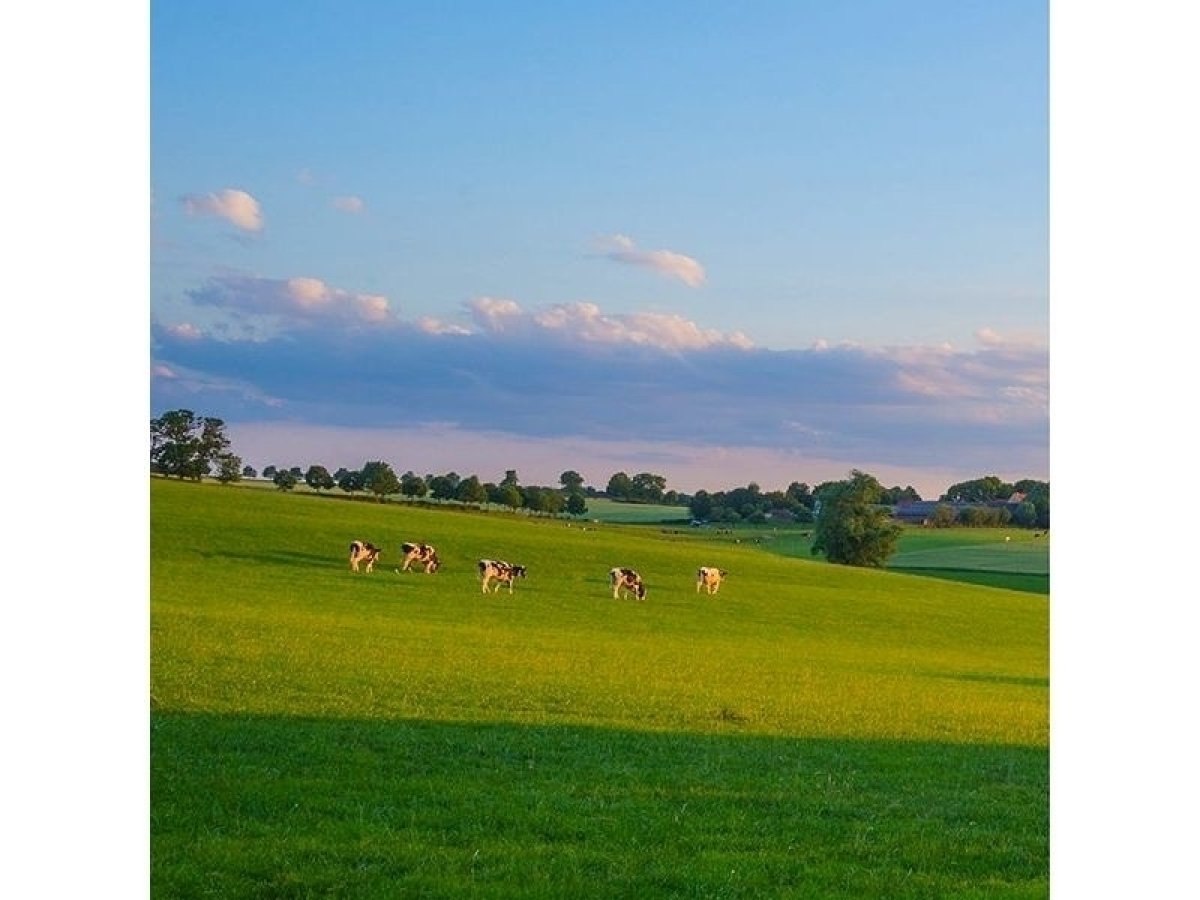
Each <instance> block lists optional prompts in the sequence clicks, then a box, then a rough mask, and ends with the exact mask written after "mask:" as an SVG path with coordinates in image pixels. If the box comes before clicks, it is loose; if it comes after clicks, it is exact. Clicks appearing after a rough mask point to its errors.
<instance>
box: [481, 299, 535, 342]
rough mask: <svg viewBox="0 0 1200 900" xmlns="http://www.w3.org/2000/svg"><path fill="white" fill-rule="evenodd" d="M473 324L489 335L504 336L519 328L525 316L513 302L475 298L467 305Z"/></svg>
mask: <svg viewBox="0 0 1200 900" xmlns="http://www.w3.org/2000/svg"><path fill="white" fill-rule="evenodd" d="M467 311H468V312H469V313H470V314H471V318H472V319H473V320H474V322H475V324H476V325H478V326H479V327H480V328H482V329H483V330H484V331H486V332H489V333H491V334H504V333H505V332H510V331H513V330H515V329H517V328H519V327H520V326H521V325H522V324H523V322H524V320H525V314H524V313H523V312H522V311H521V307H520V305H519V304H518V303H517V302H516V301H515V300H505V299H503V298H500V297H476V298H475V299H474V300H472V301H470V302H469V303H468V304H467Z"/></svg>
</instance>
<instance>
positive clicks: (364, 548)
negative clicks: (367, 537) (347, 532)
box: [350, 541, 383, 572]
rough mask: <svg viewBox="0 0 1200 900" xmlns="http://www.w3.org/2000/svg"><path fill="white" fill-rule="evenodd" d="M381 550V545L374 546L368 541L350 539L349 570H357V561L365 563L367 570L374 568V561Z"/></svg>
mask: <svg viewBox="0 0 1200 900" xmlns="http://www.w3.org/2000/svg"><path fill="white" fill-rule="evenodd" d="M382 552H383V548H382V547H376V546H375V545H374V544H372V543H370V542H368V541H351V542H350V571H351V572H357V571H358V566H359V563H366V565H367V571H368V572H370V571H371V570H372V569H374V568H375V561H376V560H377V559H379V554H380V553H382Z"/></svg>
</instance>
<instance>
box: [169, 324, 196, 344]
mask: <svg viewBox="0 0 1200 900" xmlns="http://www.w3.org/2000/svg"><path fill="white" fill-rule="evenodd" d="M166 330H167V332H168V333H169V334H172V335H174V336H175V337H177V338H182V339H183V340H185V341H198V340H200V338H202V337H203V336H204V332H202V331H201V330H200V329H199V328H197V327H196V326H195V325H193V324H192V323H191V322H180V323H179V324H178V325H167V326H166Z"/></svg>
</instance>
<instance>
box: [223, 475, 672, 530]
mask: <svg viewBox="0 0 1200 900" xmlns="http://www.w3.org/2000/svg"><path fill="white" fill-rule="evenodd" d="M206 483H215V482H206ZM236 486H237V487H247V488H257V489H267V488H270V489H272V490H278V489H277V488H276V487H275V485H274V484H273V483H272V482H270V481H266V480H264V479H261V478H248V479H243V480H241V481H239V482H237V484H236ZM292 493H295V494H312V495H316V496H326V497H330V498H338V499H346V498H347V497H348V495H347V494H346V493H345V492H344V491H342V490H340V489H338V488H334V489H333V490H332V491H314V490H312V489H311V488H310V487H309V486H308V485H307V484H305V483H304V482H303V481H301V482H300V483H299V484H297V485H296V487H294V488H293V489H292ZM355 499H356V500H358V501H363V500H366V499H367V495H365V494H363V493H362V492H359V493H357V494H355ZM388 503H389V504H405V505H407V504H411V501H408V500H404V499H402V498H401V497H399V496H392V497H389V498H388ZM416 505H432V506H438V505H441V504H439V502H438V501H436V500H423V501H420V502H419V503H418V504H416ZM444 505H446V506H453V507H458V506H460V505H461V504H459V503H456V502H454V501H448V502H446V503H445V504H444ZM488 509H489V510H491V511H494V512H502V511H505V512H506V511H507V510H505V509H504V508H503V507H500V506H491V505H489V506H488ZM587 510H588V511H587V513H586V514H585V515H583V516H582V517H581V519H582V520H589V519H595V520H597V521H600V522H620V523H630V524H634V523H647V522H665V521H672V520H675V521H678V520H681V519H688V518H690V516H691V513H690V512H689V511H688V508H687V507H686V506H666V505H663V504H656V503H625V502H620V501H617V500H609V499H608V498H606V497H589V498H588V499H587ZM519 512H521V514H523V515H524V514H526V513H525V511H519ZM561 518H562V519H563V520H564V521H569V520H570V517H569V516H562V517H561Z"/></svg>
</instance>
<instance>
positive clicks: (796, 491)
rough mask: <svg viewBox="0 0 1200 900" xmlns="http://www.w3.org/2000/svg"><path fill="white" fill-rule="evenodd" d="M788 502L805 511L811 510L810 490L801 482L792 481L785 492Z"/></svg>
mask: <svg viewBox="0 0 1200 900" xmlns="http://www.w3.org/2000/svg"><path fill="white" fill-rule="evenodd" d="M785 493H786V494H787V497H788V499H789V500H791V501H792V502H793V503H795V504H796V505H797V506H803V507H804V508H805V509H812V508H813V499H814V498H813V494H812V490H811V489H810V488H809V486H808V485H807V484H805V483H804V482H803V481H793V482H792V483H791V484H789V485H788V488H787V491H785Z"/></svg>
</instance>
